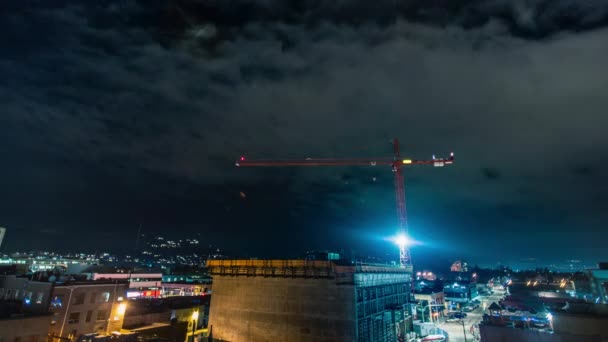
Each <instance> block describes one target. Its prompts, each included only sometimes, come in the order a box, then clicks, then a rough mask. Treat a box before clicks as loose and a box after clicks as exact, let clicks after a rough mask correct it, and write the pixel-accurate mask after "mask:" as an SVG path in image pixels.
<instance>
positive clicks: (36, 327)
mask: <svg viewBox="0 0 608 342" xmlns="http://www.w3.org/2000/svg"><path fill="white" fill-rule="evenodd" d="M50 323H51V315H48V314H45V315H26V316H20V317H12V318H0V342H15V341H21V342H46V340H47V335H48V333H49V324H50Z"/></svg>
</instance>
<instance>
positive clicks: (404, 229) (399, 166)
mask: <svg viewBox="0 0 608 342" xmlns="http://www.w3.org/2000/svg"><path fill="white" fill-rule="evenodd" d="M452 163H454V153H453V152H452V153H450V156H449V157H448V158H435V156H433V158H432V159H429V160H417V159H403V158H402V157H401V154H400V151H399V140H397V138H395V139H393V157H392V158H363V159H360V158H355V159H353V158H347V159H335V158H320V159H319V158H305V159H283V160H278V159H277V160H273V159H259V160H252V159H247V158H245V157H240V158H239V160H237V161H236V163H235V164H236V166H239V167H252V166H390V167H391V170H392V171H393V175H394V180H395V200H396V204H397V218H398V219H399V225H398V227H399V233H400V234H399V237H398V238H397V241H396V242H397V244H398V245H399V264H400V265H401V267H408V266H410V267H411V265H412V258H411V256H410V252H409V249H408V243H407V236H408V235H407V233H408V224H407V210H406V207H405V184H404V179H403V168H404V167H407V166H413V165H432V166H434V167H443V166H446V165H450V164H452Z"/></svg>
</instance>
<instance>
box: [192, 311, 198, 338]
mask: <svg viewBox="0 0 608 342" xmlns="http://www.w3.org/2000/svg"><path fill="white" fill-rule="evenodd" d="M197 324H198V311H193V312H192V342H194V332H195V331H196V326H197Z"/></svg>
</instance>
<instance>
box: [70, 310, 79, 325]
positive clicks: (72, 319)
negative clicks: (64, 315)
mask: <svg viewBox="0 0 608 342" xmlns="http://www.w3.org/2000/svg"><path fill="white" fill-rule="evenodd" d="M79 320H80V312H72V313H71V314H70V315H69V316H68V323H78V321H79Z"/></svg>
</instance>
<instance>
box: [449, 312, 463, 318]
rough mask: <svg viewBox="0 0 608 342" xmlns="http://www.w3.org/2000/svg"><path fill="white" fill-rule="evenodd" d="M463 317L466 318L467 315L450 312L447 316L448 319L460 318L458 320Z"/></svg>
mask: <svg viewBox="0 0 608 342" xmlns="http://www.w3.org/2000/svg"><path fill="white" fill-rule="evenodd" d="M465 317H467V314H466V313H464V312H450V313H449V314H448V318H460V319H462V318H465Z"/></svg>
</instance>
